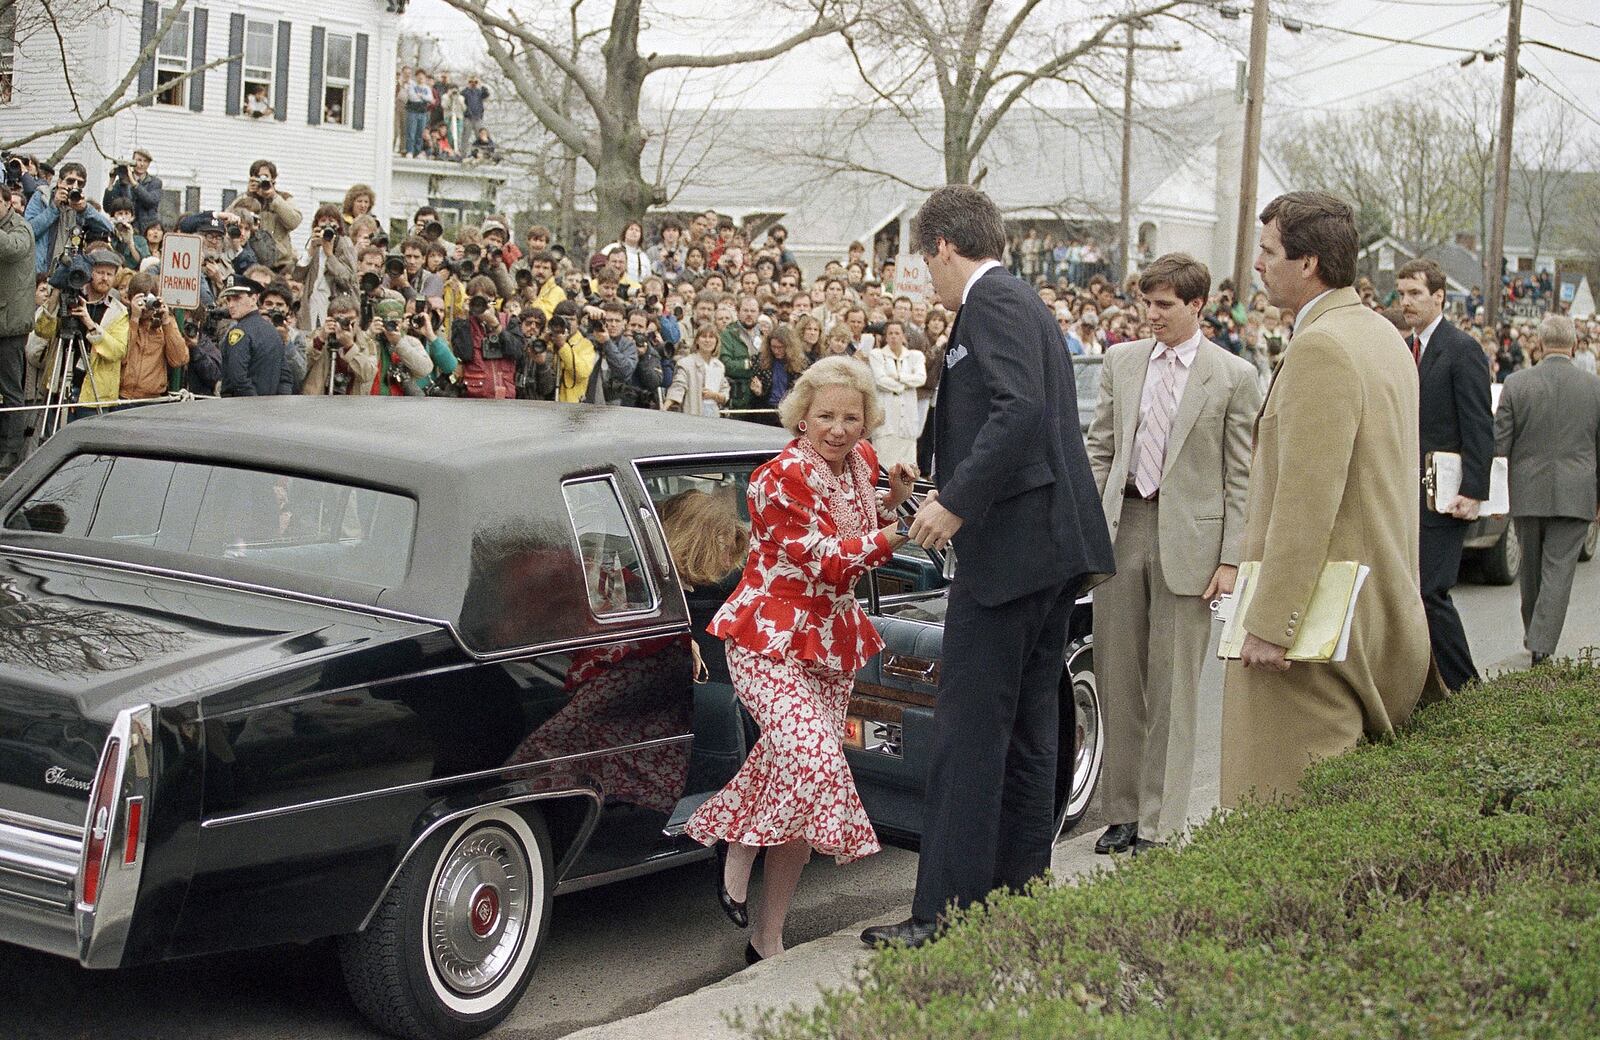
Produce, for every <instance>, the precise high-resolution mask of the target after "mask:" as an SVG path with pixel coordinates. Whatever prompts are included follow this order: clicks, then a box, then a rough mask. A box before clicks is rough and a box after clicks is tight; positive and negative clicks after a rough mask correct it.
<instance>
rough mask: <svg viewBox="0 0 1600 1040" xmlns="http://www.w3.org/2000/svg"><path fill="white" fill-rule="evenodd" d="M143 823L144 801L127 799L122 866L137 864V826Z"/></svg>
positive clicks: (137, 798) (136, 798)
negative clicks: (126, 825)
mask: <svg viewBox="0 0 1600 1040" xmlns="http://www.w3.org/2000/svg"><path fill="white" fill-rule="evenodd" d="M143 821H144V799H143V798H140V797H137V796H135V797H133V798H129V799H128V829H127V834H126V836H125V838H124V844H123V846H122V865H123V866H125V867H131V866H133V865H134V864H135V863H137V862H139V824H140V823H142V822H143Z"/></svg>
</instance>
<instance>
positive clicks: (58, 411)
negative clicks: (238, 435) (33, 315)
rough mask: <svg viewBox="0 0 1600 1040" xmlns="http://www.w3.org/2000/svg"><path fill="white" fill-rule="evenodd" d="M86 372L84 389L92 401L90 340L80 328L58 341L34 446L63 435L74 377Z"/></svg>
mask: <svg viewBox="0 0 1600 1040" xmlns="http://www.w3.org/2000/svg"><path fill="white" fill-rule="evenodd" d="M79 370H81V371H82V372H83V386H84V387H85V390H86V392H87V393H88V395H89V396H90V398H91V399H92V400H91V401H90V403H91V404H92V403H94V400H93V399H96V398H95V397H94V394H95V391H94V382H93V380H91V379H90V378H89V341H88V339H87V338H85V336H84V333H83V331H82V330H81V329H78V330H72V331H68V332H66V333H58V334H57V336H56V340H55V357H54V358H53V359H52V360H51V364H50V371H49V373H48V376H47V382H46V383H45V395H44V415H43V416H42V418H41V419H40V421H39V423H38V424H37V425H35V426H34V428H33V440H34V444H35V446H38V445H41V444H43V443H44V442H45V441H47V440H49V439H50V437H51V436H52V435H54V434H56V433H58V432H60V430H61V427H63V426H65V425H66V423H67V411H68V409H70V408H72V407H73V406H74V405H75V403H77V402H74V401H73V399H72V377H73V374H74V373H75V372H78V371H79Z"/></svg>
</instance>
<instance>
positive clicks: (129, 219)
mask: <svg viewBox="0 0 1600 1040" xmlns="http://www.w3.org/2000/svg"><path fill="white" fill-rule="evenodd" d="M107 212H108V213H110V214H111V226H112V228H113V232H112V241H111V248H112V249H114V250H116V253H117V255H118V256H120V257H122V265H123V266H124V267H127V268H129V269H130V270H134V271H137V270H138V269H139V265H140V264H141V263H143V262H144V259H145V258H146V257H148V256H149V255H150V243H148V242H146V241H145V240H144V236H143V235H141V234H139V233H138V232H137V231H135V230H134V227H133V220H134V217H133V203H132V202H131V201H130V200H129V199H127V198H126V197H124V196H121V195H119V196H117V197H116V198H114V199H112V200H111V205H110V207H109V208H108V209H107Z"/></svg>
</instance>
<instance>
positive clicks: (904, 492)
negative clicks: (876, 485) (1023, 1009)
mask: <svg viewBox="0 0 1600 1040" xmlns="http://www.w3.org/2000/svg"><path fill="white" fill-rule="evenodd" d="M917 476H918V473H917V467H915V466H912V465H907V464H906V463H904V462H896V463H895V464H894V465H893V466H891V467H890V468H889V497H888V498H886V499H884V502H883V507H884V510H885V511H886V512H891V513H892V512H894V511H895V510H896V509H898V508H900V503H902V502H904V501H905V500H906V499H908V498H910V497H911V492H912V491H913V490H915V489H916V486H917Z"/></svg>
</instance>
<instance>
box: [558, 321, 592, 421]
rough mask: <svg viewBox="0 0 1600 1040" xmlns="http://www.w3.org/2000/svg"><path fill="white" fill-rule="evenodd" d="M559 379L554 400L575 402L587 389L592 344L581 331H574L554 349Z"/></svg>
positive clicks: (590, 368)
mask: <svg viewBox="0 0 1600 1040" xmlns="http://www.w3.org/2000/svg"><path fill="white" fill-rule="evenodd" d="M556 361H557V362H558V363H559V366H560V369H559V371H560V373H561V380H560V383H559V384H558V385H557V386H556V400H557V401H565V402H567V403H568V404H577V403H578V402H580V401H582V400H583V395H584V392H585V391H586V390H588V389H589V373H591V372H593V371H594V362H595V350H594V344H593V343H590V342H589V340H588V339H587V338H586V337H585V336H584V335H583V333H581V332H574V333H573V334H572V335H571V336H570V337H568V339H567V341H566V342H565V343H563V344H561V346H560V348H558V349H557V350H556Z"/></svg>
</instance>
